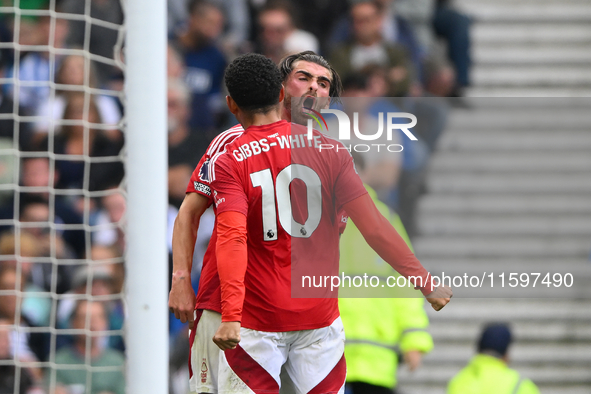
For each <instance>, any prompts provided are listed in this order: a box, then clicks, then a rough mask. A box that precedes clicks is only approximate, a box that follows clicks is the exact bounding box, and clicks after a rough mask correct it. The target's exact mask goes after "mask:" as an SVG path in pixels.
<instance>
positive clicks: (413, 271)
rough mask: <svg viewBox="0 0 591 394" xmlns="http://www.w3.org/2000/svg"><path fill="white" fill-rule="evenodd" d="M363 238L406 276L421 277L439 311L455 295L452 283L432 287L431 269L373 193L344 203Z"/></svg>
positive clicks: (422, 286)
mask: <svg viewBox="0 0 591 394" xmlns="http://www.w3.org/2000/svg"><path fill="white" fill-rule="evenodd" d="M343 208H344V210H345V211H346V212H347V214H348V215H349V217H350V218H351V219H352V220H353V223H355V225H356V226H357V228H358V229H359V231H360V232H361V234H362V235H363V238H365V240H366V241H367V243H368V244H369V245H370V246H371V247H372V249H373V250H375V251H376V253H378V254H379V255H380V257H381V258H383V259H384V260H385V261H386V262H387V263H388V264H390V265H391V266H392V268H394V269H395V270H396V271H398V272H399V273H400V274H401V275H402V276H404V277H407V278H408V277H421V278H422V280H420V281H416V280H415V282H414V284H415V286H417V287H419V289H420V290H421V292H422V293H423V295H424V296H425V297H426V298H427V301H429V303H430V304H431V306H432V307H433V309H435V310H436V311H438V310H440V309H441V308H443V307H444V306H445V305H446V304H447V303H448V302H449V301H450V298H451V297H452V291H451V289H450V288H449V287H445V286H441V287H439V288H437V289H435V290H434V289H433V288H432V282H431V278H430V275H429V274H428V272H427V270H426V269H425V268H424V267H423V266H422V264H421V263H420V262H419V260H418V259H417V258H416V257H415V255H414V254H413V253H412V252H411V250H410V249H409V248H408V246H407V245H406V243H405V242H404V240H403V239H402V238H401V237H400V235H399V234H398V233H397V232H396V230H395V229H394V227H393V226H392V224H390V222H389V221H388V219H386V218H385V217H384V216H383V215H382V214H381V213H380V211H379V210H378V209H377V207H376V206H375V204H374V202H373V201H372V199H371V197H370V196H369V194H364V195H362V196H360V197H357V198H355V199H354V200H352V201H350V202H348V203H346V204H345V205H344V206H343Z"/></svg>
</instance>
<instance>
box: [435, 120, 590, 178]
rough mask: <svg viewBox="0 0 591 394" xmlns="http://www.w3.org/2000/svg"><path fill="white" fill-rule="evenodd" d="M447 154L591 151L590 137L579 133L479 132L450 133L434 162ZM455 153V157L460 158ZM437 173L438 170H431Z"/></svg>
mask: <svg viewBox="0 0 591 394" xmlns="http://www.w3.org/2000/svg"><path fill="white" fill-rule="evenodd" d="M446 150H454V151H455V152H457V151H462V150H465V151H468V152H472V153H473V154H482V153H485V152H486V151H501V150H502V151H504V152H507V153H508V152H517V153H518V154H523V153H529V152H530V151H541V150H545V151H553V152H556V151H566V150H568V151H574V152H576V151H580V150H582V151H584V152H587V153H588V152H589V151H591V133H589V131H588V130H579V131H571V130H568V131H562V130H559V131H557V130H552V131H531V130H528V131H526V130H521V131H519V132H515V131H509V130H499V131H494V132H493V131H488V132H479V131H477V130H469V131H468V130H457V129H456V130H454V129H449V130H447V131H446V132H445V133H444V134H443V136H442V137H441V138H440V139H439V141H438V144H437V151H436V152H435V155H434V156H433V157H434V158H437V157H439V156H440V155H441V154H443V153H444V152H445V151H446ZM455 152H454V155H455V154H457V153H455ZM432 168H433V169H436V167H435V166H432Z"/></svg>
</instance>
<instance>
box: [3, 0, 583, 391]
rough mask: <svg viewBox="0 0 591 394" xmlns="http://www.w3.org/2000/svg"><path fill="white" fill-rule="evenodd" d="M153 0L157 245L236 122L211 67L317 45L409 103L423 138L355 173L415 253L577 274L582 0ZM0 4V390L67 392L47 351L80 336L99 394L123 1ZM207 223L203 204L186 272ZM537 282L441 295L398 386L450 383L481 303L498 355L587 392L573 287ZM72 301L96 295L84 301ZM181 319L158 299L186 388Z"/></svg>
mask: <svg viewBox="0 0 591 394" xmlns="http://www.w3.org/2000/svg"><path fill="white" fill-rule="evenodd" d="M167 5H168V19H167V21H168V32H167V34H168V51H167V65H168V71H167V73H168V75H167V78H168V95H167V99H168V130H167V135H168V156H169V159H168V177H169V190H168V192H169V207H168V219H169V231H168V240H167V242H168V245H169V250H170V248H171V236H172V224H173V222H174V219H175V217H176V214H177V212H178V207H179V206H180V203H181V202H182V199H183V198H184V195H185V190H186V187H187V183H188V181H189V178H190V175H191V173H192V171H193V169H194V168H195V166H196V165H197V163H198V161H199V159H200V158H201V156H202V154H203V153H204V151H205V149H206V147H207V146H208V144H209V142H210V141H211V139H212V138H213V137H214V136H215V135H217V134H218V133H219V132H221V131H223V130H225V129H227V128H228V127H231V126H233V125H234V124H235V123H236V120H235V119H234V118H233V116H232V115H231V114H230V113H229V112H228V111H227V109H226V106H225V100H224V97H225V92H224V87H223V71H224V69H225V67H226V65H227V64H228V63H229V62H231V61H232V59H234V58H235V57H236V56H238V55H240V54H243V53H247V52H258V53H262V54H264V55H265V56H268V57H269V58H271V59H273V60H274V61H276V62H279V60H280V59H281V58H282V57H283V56H285V55H287V54H290V53H294V52H299V51H304V50H313V51H316V52H317V53H320V54H322V55H323V56H324V57H325V58H326V59H327V60H328V61H329V62H331V64H332V65H333V67H334V68H335V69H336V70H337V71H338V72H339V74H340V75H341V77H342V79H343V82H344V85H345V86H344V87H345V92H344V96H345V97H373V98H376V100H377V99H378V98H380V100H382V98H388V97H391V98H393V99H392V100H390V99H384V100H385V101H386V102H387V103H386V104H387V105H394V106H396V107H398V108H399V109H401V110H405V111H408V112H412V113H415V114H416V115H417V116H418V118H419V126H417V130H416V132H417V134H418V135H419V141H420V142H419V143H418V144H415V145H410V144H403V145H404V148H405V150H404V154H403V155H402V156H401V157H398V158H396V159H393V160H390V159H386V160H385V161H384V162H380V161H379V160H377V159H376V160H375V161H373V162H370V163H368V168H367V173H369V174H370V176H369V178H368V179H367V180H366V183H367V184H368V185H369V186H372V187H373V188H374V189H375V190H376V192H377V195H378V196H379V199H380V200H381V201H382V202H383V203H385V204H386V205H387V206H388V207H389V208H390V209H391V210H393V211H395V212H397V213H398V214H399V215H400V218H401V220H402V223H403V224H404V227H405V228H406V231H407V232H408V234H409V236H410V240H411V241H412V243H413V245H414V247H415V251H416V253H417V255H418V257H419V258H420V259H421V261H422V262H423V263H424V264H425V265H426V266H427V267H428V268H433V267H442V266H450V265H453V266H454V267H455V269H457V270H458V271H462V270H463V269H464V268H466V269H467V268H468V267H472V269H473V267H474V265H475V264H478V263H479V262H481V263H482V264H485V263H486V264H489V265H494V266H497V267H498V270H499V271H500V270H505V271H507V272H509V270H511V269H512V270H517V271H518V272H529V271H532V270H533V271H542V272H555V271H557V270H558V268H556V267H560V271H561V272H572V273H573V276H574V277H575V282H576V284H577V286H578V287H577V288H581V289H585V288H589V286H588V285H591V280H590V277H591V275H590V274H589V271H590V270H589V268H590V264H591V262H590V261H589V260H590V254H591V116H590V115H589V114H590V109H591V98H589V96H590V95H591V3H590V2H589V1H588V0H561V1H559V0H495V1H493V0H469V1H468V0H456V1H453V0H377V1H361V0H348V1H346V0H299V1H295V0H291V1H290V0H284V1H281V0H279V1H273V0H209V1H206V0H168V2H167ZM0 6H1V7H2V8H1V10H2V11H1V12H0V179H1V180H2V182H1V187H0V255H1V257H0V260H1V261H0V264H1V267H0V298H1V300H0V327H5V328H4V331H6V332H7V333H9V334H7V335H5V336H3V337H2V338H4V337H6V338H7V339H6V340H5V341H4V339H3V341H4V342H3V344H4V343H6V346H5V347H4V348H2V347H0V350H1V351H2V352H1V354H0V375H1V376H0V385H1V386H2V389H0V393H4V392H7V393H12V392H23V393H27V392H28V393H40V392H46V391H47V388H48V387H49V385H53V386H55V385H57V386H58V389H59V388H60V387H61V388H62V389H64V390H66V391H65V392H70V393H78V392H84V390H85V388H84V385H82V388H81V389H80V384H79V383H76V382H77V379H79V378H80V376H82V378H84V379H86V377H87V373H88V376H90V375H91V373H90V372H87V370H81V371H82V372H81V375H80V374H78V375H79V376H68V374H67V373H61V372H59V370H58V369H57V368H56V364H60V363H61V364H64V363H65V364H68V363H69V364H72V363H74V362H78V363H79V364H80V365H82V366H84V359H76V357H74V356H73V354H75V352H74V350H75V349H78V351H80V349H82V351H83V352H84V351H86V352H89V351H93V352H96V353H97V354H98V355H99V356H100V357H98V358H97V359H100V360H102V361H101V362H102V364H100V363H99V364H100V365H101V366H102V367H105V368H106V370H105V371H107V372H105V373H108V374H110V375H109V376H110V378H109V379H105V380H109V381H112V382H113V383H112V385H110V386H105V387H102V388H101V389H102V390H99V391H107V392H112V393H119V392H123V391H121V390H124V388H123V387H124V386H122V382H123V383H124V378H123V373H122V370H123V369H122V366H123V364H124V352H125V344H124V341H123V340H122V334H123V331H122V330H123V328H124V321H125V307H124V302H123V297H122V294H123V291H124V287H125V281H124V275H125V269H124V253H125V209H126V199H125V174H124V166H123V160H124V155H125V133H124V124H125V100H124V95H123V83H124V80H125V73H124V71H123V68H124V67H123V65H124V63H125V40H124V26H125V10H124V4H123V5H122V4H121V3H120V1H119V0H51V1H49V0H20V1H16V0H14V1H10V0H0ZM423 120H424V121H423ZM162 132H164V130H163V131H162ZM372 166H375V167H373V168H372ZM372 169H373V171H372ZM213 220H214V218H213V214H212V213H211V212H208V213H207V214H206V216H204V218H202V220H201V227H200V231H199V239H198V241H197V245H196V249H195V263H194V272H193V283H194V287H195V288H197V284H198V279H199V270H200V262H201V259H202V257H203V253H204V251H205V248H206V246H207V242H208V240H209V234H210V233H211V231H212V228H213ZM163 263H165V262H163ZM169 264H170V262H169ZM552 294H554V293H549V292H542V293H537V294H536V295H535V297H538V298H529V299H528V298H519V299H507V298H503V299H499V298H496V299H461V298H459V297H458V298H454V300H453V303H452V304H450V305H449V306H448V307H446V309H445V310H444V311H443V312H440V313H437V314H435V313H431V312H428V317H429V319H430V325H429V327H428V331H429V332H430V334H431V336H432V338H433V342H434V347H433V350H432V351H431V352H430V353H428V354H426V355H424V357H423V362H422V366H421V367H420V368H418V369H417V370H416V371H413V372H410V371H409V370H408V368H406V367H405V365H403V364H402V365H400V366H399V368H398V369H399V375H398V376H399V379H398V383H397V386H396V390H397V392H398V393H443V392H445V391H446V386H447V384H448V382H449V381H450V379H451V378H452V377H453V376H454V375H455V374H456V373H458V371H460V369H461V368H463V367H464V366H465V365H466V364H467V363H468V362H469V360H470V359H471V357H472V356H473V355H474V354H475V353H476V342H477V340H478V338H479V335H480V331H481V329H482V327H483V326H484V325H485V324H486V323H488V322H491V321H503V322H506V323H508V324H509V325H510V326H511V328H512V331H513V337H514V338H513V339H514V343H515V344H514V346H513V347H512V350H511V352H510V357H509V358H510V360H511V363H510V365H511V367H513V368H515V369H516V370H518V371H519V373H520V374H522V375H523V376H525V377H528V378H530V379H532V381H533V382H534V383H536V384H537V385H538V387H539V388H540V390H541V392H544V393H569V394H575V393H581V394H582V393H589V392H591V310H590V309H589V308H588V307H587V300H588V298H589V293H588V292H585V291H584V290H581V292H578V293H576V294H577V295H576V297H575V298H573V297H572V295H571V296H569V297H568V298H565V297H562V298H559V296H560V295H559V294H558V293H557V296H556V297H554V298H553V296H552ZM532 297H534V296H533V295H532ZM87 299H92V300H94V301H95V302H96V303H98V304H99V305H101V308H98V309H97V308H93V307H91V306H87V307H86V308H85V307H84V303H83V302H81V300H87ZM81 316H82V317H81ZM91 320H93V321H94V323H92V324H91V323H90V321H91ZM369 324H371V321H369V320H368V325H369ZM15 326H18V327H20V328H19V330H16V329H15ZM56 330H57V331H56ZM72 330H74V331H72ZM76 330H78V331H76ZM80 330H85V331H83V332H81V331H80ZM187 330H188V328H187V327H186V326H183V325H181V324H180V323H179V322H178V321H176V320H175V319H174V318H171V320H170V344H171V347H170V350H171V354H170V363H171V384H170V390H171V391H170V392H171V393H186V392H188V371H187V370H186V360H187V357H188V350H189V349H188V341H187ZM4 331H2V332H4ZM91 331H100V332H103V333H106V334H105V335H103V336H97V335H92V333H91ZM89 338H92V340H90V339H89ZM73 349H74V350H73ZM395 350H396V349H393V351H395ZM93 354H94V353H93ZM76 360H78V361H76ZM109 368H111V369H109ZM93 374H94V372H93ZM92 376H94V375H92ZM105 376H106V375H105ZM91 380H93V379H91ZM96 380H97V379H94V380H93V381H96ZM16 382H18V384H16ZM4 387H6V389H4ZM88 389H89V390H90V388H88ZM95 389H96V390H98V389H99V388H97V387H95V386H94V383H93V387H92V391H93V392H95ZM388 389H391V387H390V388H388ZM2 390H4V391H2ZM76 390H78V391H76ZM80 390H82V391H80ZM58 391H59V390H57V391H56V392H58ZM97 392H98V391H97Z"/></svg>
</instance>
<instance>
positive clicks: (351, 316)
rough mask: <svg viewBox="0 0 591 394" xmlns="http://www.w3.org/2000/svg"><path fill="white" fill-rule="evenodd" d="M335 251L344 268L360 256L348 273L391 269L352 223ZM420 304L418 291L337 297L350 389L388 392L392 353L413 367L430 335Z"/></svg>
mask: <svg viewBox="0 0 591 394" xmlns="http://www.w3.org/2000/svg"><path fill="white" fill-rule="evenodd" d="M366 189H367V190H368V192H369V194H370V196H371V197H372V199H373V200H374V202H375V204H376V206H377V207H378V209H379V210H380V212H381V213H382V214H383V215H384V216H385V217H386V218H389V219H390V222H391V223H392V225H393V226H394V228H395V229H396V231H398V233H399V234H400V236H401V237H402V238H403V239H404V240H405V241H406V243H407V244H408V246H409V247H410V248H411V250H412V246H411V245H410V240H409V239H408V236H407V234H406V231H405V230H404V226H403V225H402V222H401V221H400V218H399V217H398V215H397V214H396V213H394V212H392V211H391V210H390V209H389V208H388V206H386V205H385V204H384V203H382V202H381V201H379V200H378V199H377V195H376V193H375V191H374V190H373V189H371V188H370V187H369V186H367V185H366ZM340 251H341V257H340V266H341V268H342V269H343V270H344V271H345V270H346V269H347V267H349V268H350V267H353V266H355V263H356V262H357V263H358V262H359V261H361V262H362V263H363V265H362V267H363V271H364V272H353V273H356V274H363V273H367V274H368V275H376V276H379V277H384V276H388V275H393V274H395V271H394V270H393V269H392V268H391V267H390V266H389V265H388V264H386V263H385V262H384V261H383V260H381V258H380V257H379V256H378V255H377V253H376V252H374V251H373V249H371V247H370V246H369V245H367V243H366V242H365V240H364V239H363V236H362V235H361V233H360V232H359V230H358V229H357V228H356V227H355V224H354V223H352V222H349V223H348V224H347V228H346V230H345V232H344V233H343V235H342V236H341V239H340ZM357 266H359V264H357ZM413 291H414V290H413ZM423 304H424V298H423V297H422V296H421V294H420V292H417V294H416V298H341V299H339V309H340V312H341V319H342V321H343V326H344V328H345V336H346V342H345V358H346V360H347V383H348V384H349V386H350V388H351V389H352V390H353V394H359V393H364V392H367V393H370V392H371V393H382V392H383V393H391V392H392V390H393V389H394V388H395V386H396V369H397V367H398V355H399V354H402V355H403V357H404V359H405V360H406V361H407V363H408V364H409V367H410V368H411V370H412V369H414V368H416V367H418V366H419V364H420V361H421V355H422V354H423V353H426V352H429V351H431V349H432V348H433V340H432V338H431V335H429V333H428V332H427V331H426V329H427V327H428V325H429V320H428V318H427V314H426V313H425V310H424V308H423Z"/></svg>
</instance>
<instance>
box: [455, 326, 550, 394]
mask: <svg viewBox="0 0 591 394" xmlns="http://www.w3.org/2000/svg"><path fill="white" fill-rule="evenodd" d="M510 343H511V332H510V331H509V328H508V327H507V326H506V325H504V324H494V325H489V326H488V327H486V328H485V330H484V332H483V333H482V336H481V338H480V341H479V342H478V354H477V355H476V356H474V358H472V360H470V362H469V363H468V365H467V366H466V367H465V368H464V369H462V370H461V371H460V372H459V373H458V374H457V375H456V376H454V377H453V379H452V380H451V381H450V382H449V385H448V386H447V393H448V394H539V393H540V391H539V390H538V388H537V386H536V385H535V384H534V383H533V382H532V381H531V380H529V379H526V378H524V377H522V376H521V375H520V374H519V372H517V371H516V370H514V369H511V368H509V367H508V365H507V363H508V357H507V353H508V348H509V344H510Z"/></svg>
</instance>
